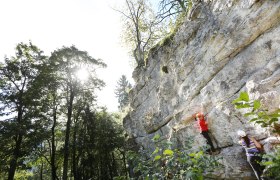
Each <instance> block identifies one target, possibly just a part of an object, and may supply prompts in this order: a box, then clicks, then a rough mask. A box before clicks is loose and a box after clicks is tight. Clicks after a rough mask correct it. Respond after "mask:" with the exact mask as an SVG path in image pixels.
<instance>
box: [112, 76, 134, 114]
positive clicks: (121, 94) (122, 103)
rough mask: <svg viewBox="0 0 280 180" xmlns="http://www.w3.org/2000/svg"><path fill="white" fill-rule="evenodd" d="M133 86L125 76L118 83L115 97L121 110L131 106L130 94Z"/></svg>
mask: <svg viewBox="0 0 280 180" xmlns="http://www.w3.org/2000/svg"><path fill="white" fill-rule="evenodd" d="M131 87H132V86H131V84H130V83H129V82H128V80H127V78H126V76H125V75H122V76H121V78H120V79H119V80H118V82H117V87H116V89H115V95H116V97H117V98H118V103H119V108H120V109H123V108H124V107H126V106H127V105H128V104H129V99H128V93H129V90H130V89H131Z"/></svg>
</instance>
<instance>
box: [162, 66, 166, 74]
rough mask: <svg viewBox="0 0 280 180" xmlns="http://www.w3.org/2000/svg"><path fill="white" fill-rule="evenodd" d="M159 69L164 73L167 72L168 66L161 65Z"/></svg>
mask: <svg viewBox="0 0 280 180" xmlns="http://www.w3.org/2000/svg"><path fill="white" fill-rule="evenodd" d="M161 70H162V71H163V72H165V73H166V74H168V68H167V66H162V68H161Z"/></svg>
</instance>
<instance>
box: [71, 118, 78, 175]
mask: <svg viewBox="0 0 280 180" xmlns="http://www.w3.org/2000/svg"><path fill="white" fill-rule="evenodd" d="M76 134H77V127H76V122H75V125H74V132H73V142H72V144H73V148H72V151H73V152H72V154H73V155H72V162H73V164H72V167H73V169H72V171H73V175H74V179H75V180H76V179H78V177H77V165H76V163H77V162H76Z"/></svg>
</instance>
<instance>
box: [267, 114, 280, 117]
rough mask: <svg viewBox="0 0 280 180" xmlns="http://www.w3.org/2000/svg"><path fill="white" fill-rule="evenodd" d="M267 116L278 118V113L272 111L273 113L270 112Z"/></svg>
mask: <svg viewBox="0 0 280 180" xmlns="http://www.w3.org/2000/svg"><path fill="white" fill-rule="evenodd" d="M269 116H270V117H274V118H278V117H280V114H278V113H274V114H270V115H269Z"/></svg>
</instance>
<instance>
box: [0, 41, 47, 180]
mask: <svg viewBox="0 0 280 180" xmlns="http://www.w3.org/2000/svg"><path fill="white" fill-rule="evenodd" d="M46 58H47V57H46V56H44V55H43V52H42V51H41V50H40V49H39V48H38V47H36V46H35V45H33V44H32V43H31V42H30V43H29V44H24V43H19V44H18V45H17V46H16V54H15V56H14V57H11V58H6V59H5V62H4V63H3V64H2V63H1V65H0V81H1V82H0V89H1V94H0V103H1V105H2V106H1V109H0V112H1V116H2V118H3V119H4V120H3V121H1V123H0V134H1V136H0V138H1V141H0V142H1V151H2V150H4V152H3V151H2V153H3V154H2V153H1V155H2V156H4V157H1V159H2V158H4V159H6V160H9V161H10V162H9V170H8V179H9V180H12V179H14V175H15V171H16V168H17V166H18V165H22V166H24V157H25V156H27V155H28V154H29V153H30V152H31V151H32V149H33V148H36V147H37V145H38V144H39V143H40V142H41V141H42V139H44V138H45V137H44V136H45V127H46V126H47V125H48V124H47V123H48V122H44V121H41V120H42V119H41V118H42V117H43V114H42V111H41V106H40V104H39V99H40V97H41V90H42V88H41V85H42V82H43V80H42V79H41V78H40V76H39V75H40V73H41V70H42V69H43V65H44V61H45V60H46Z"/></svg>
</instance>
